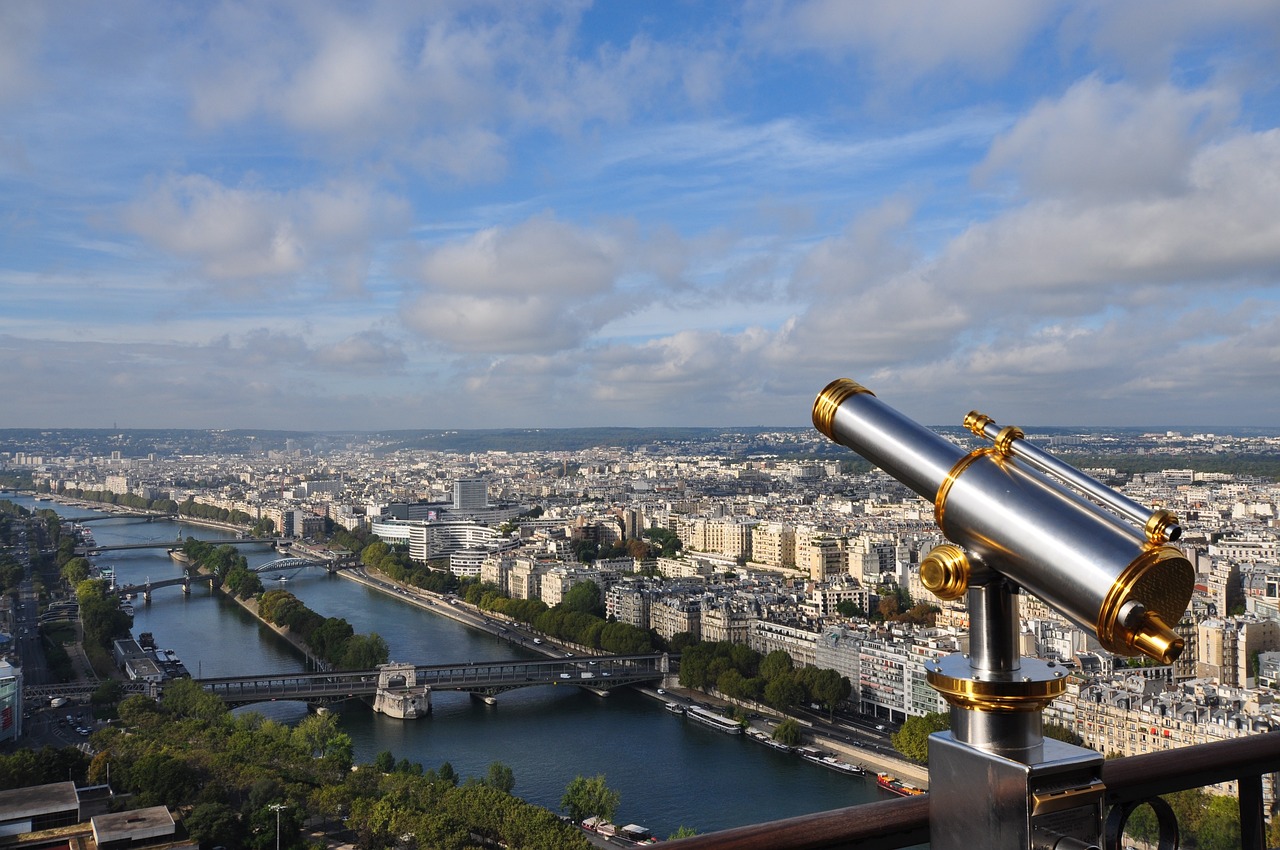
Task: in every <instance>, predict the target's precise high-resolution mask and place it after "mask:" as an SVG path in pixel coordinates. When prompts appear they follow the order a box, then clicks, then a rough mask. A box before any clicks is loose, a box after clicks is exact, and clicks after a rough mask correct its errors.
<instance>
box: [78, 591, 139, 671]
mask: <svg viewBox="0 0 1280 850" xmlns="http://www.w3.org/2000/svg"><path fill="white" fill-rule="evenodd" d="M76 602H77V603H79V605H80V625H81V627H82V629H83V631H84V648H85V651H86V652H87V653H90V655H92V653H93V651H95V650H96V651H101V652H105V653H107V654H108V655H109V654H110V651H111V644H112V642H113V641H115V640H116V639H117V638H124V637H128V636H129V629H130V628H131V627H132V626H133V617H132V616H130V615H129V614H126V613H125V612H124V611H122V610H120V598H119V597H118V596H116V595H115V594H114V593H112V592H111V591H110V589H109V587H108V585H107V582H105V581H103V580H102V579H96V578H91V579H85V580H84V581H82V582H80V583H79V584H77V585H76Z"/></svg>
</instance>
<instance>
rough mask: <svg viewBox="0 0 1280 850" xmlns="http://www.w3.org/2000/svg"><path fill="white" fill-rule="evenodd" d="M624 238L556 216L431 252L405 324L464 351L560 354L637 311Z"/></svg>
mask: <svg viewBox="0 0 1280 850" xmlns="http://www.w3.org/2000/svg"><path fill="white" fill-rule="evenodd" d="M620 253H621V249H620V247H619V246H618V244H617V243H616V240H615V239H613V238H612V237H610V236H607V235H605V234H602V233H599V232H591V231H587V230H583V229H580V228H576V227H573V226H570V225H568V224H565V223H563V222H560V221H557V220H556V219H555V218H553V217H551V216H548V215H541V216H537V217H535V218H532V219H529V220H527V221H525V222H522V223H521V224H518V225H516V226H514V227H510V228H488V229H485V230H482V231H480V232H478V233H476V234H474V235H473V236H471V237H470V238H468V239H465V240H462V241H459V242H455V243H451V244H447V245H444V246H441V247H439V248H436V249H434V250H432V251H431V252H430V253H428V255H427V256H426V258H425V259H424V261H423V263H422V267H421V277H422V283H423V285H422V287H421V290H420V291H419V292H417V293H416V294H415V295H414V296H413V298H412V299H411V301H410V303H409V304H408V305H407V307H406V309H405V321H406V323H407V324H408V325H409V326H410V327H412V328H414V329H415V330H418V331H419V332H421V333H423V334H424V335H426V336H427V337H429V338H430V340H431V341H432V342H435V343H437V344H440V345H443V346H445V347H447V348H451V349H453V350H457V351H471V352H479V351H493V352H496V353H512V352H553V351H559V350H562V349H564V348H567V347H571V346H574V345H579V344H581V343H582V342H583V341H584V340H585V339H586V337H587V336H588V334H590V333H591V332H592V331H593V330H595V329H596V328H598V327H600V326H601V325H603V324H604V323H605V322H607V321H609V320H610V319H612V318H614V317H616V316H617V315H619V314H620V313H623V312H626V311H627V310H629V309H631V308H630V307H629V306H628V305H627V304H626V303H625V302H624V301H623V299H622V298H620V297H619V296H618V294H617V293H616V292H615V282H616V278H617V275H618V273H619V271H620V265H619V256H620Z"/></svg>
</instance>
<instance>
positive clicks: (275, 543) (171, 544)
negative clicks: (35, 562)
mask: <svg viewBox="0 0 1280 850" xmlns="http://www.w3.org/2000/svg"><path fill="white" fill-rule="evenodd" d="M197 542H200V543H208V544H210V545H217V546H271V547H273V548H276V549H280V548H284V547H287V546H288V545H289V541H288V540H287V539H285V538H265V537H264V538H245V539H242V540H201V541H197ZM184 543H186V540H153V541H151V542H149V543H110V544H107V545H106V546H99V545H98V544H96V543H95V544H94V545H92V546H77V547H76V554H77V555H97V554H99V553H101V552H119V551H123V550H125V549H181V548H182V545H183V544H184Z"/></svg>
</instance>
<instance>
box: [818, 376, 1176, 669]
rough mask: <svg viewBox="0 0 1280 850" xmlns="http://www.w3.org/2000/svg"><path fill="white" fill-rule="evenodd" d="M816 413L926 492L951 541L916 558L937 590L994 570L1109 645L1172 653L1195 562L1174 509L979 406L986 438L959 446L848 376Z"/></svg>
mask: <svg viewBox="0 0 1280 850" xmlns="http://www.w3.org/2000/svg"><path fill="white" fill-rule="evenodd" d="M813 424H814V426H815V427H816V428H817V429H818V430H819V431H821V432H822V433H823V434H825V435H827V436H828V437H829V438H831V439H832V440H834V441H835V442H837V443H840V444H841V445H843V446H846V447H847V448H850V449H852V450H853V451H855V452H857V453H858V454H860V455H862V456H863V457H864V458H866V459H867V460H869V461H870V462H871V463H873V464H875V465H876V466H878V467H880V468H881V469H883V470H884V471H885V472H887V473H889V474H890V475H892V476H893V477H894V478H896V479H898V480H899V481H901V482H902V483H903V484H905V485H906V486H907V487H909V488H911V489H912V490H914V491H915V492H916V493H918V494H919V495H920V496H922V497H924V498H925V499H928V500H929V501H930V502H932V503H933V509H934V517H935V520H936V521H937V524H938V528H939V530H940V531H941V532H942V534H943V536H944V537H946V538H947V539H948V540H950V541H951V542H952V543H953V544H956V545H955V546H942V547H939V548H938V549H935V550H934V552H932V553H930V555H929V556H927V557H926V558H925V559H924V560H923V561H922V562H921V565H920V578H921V581H922V582H923V583H924V584H925V586H926V587H928V588H929V589H930V590H931V591H933V592H934V593H936V594H937V595H938V596H940V597H941V598H944V599H956V598H959V597H960V596H962V595H964V592H965V590H966V589H967V588H968V586H969V585H970V584H980V583H982V582H983V581H984V576H986V575H988V574H989V573H991V572H994V573H997V574H999V575H1001V576H1004V577H1006V578H1008V579H1009V580H1011V581H1013V582H1014V583H1015V584H1017V585H1018V586H1020V587H1022V588H1025V589H1026V590H1028V591H1030V592H1031V593H1033V594H1035V595H1036V596H1038V597H1039V598H1040V599H1042V600H1044V601H1045V602H1046V603H1048V604H1049V605H1051V606H1053V608H1055V609H1056V610H1057V611H1059V612H1060V613H1062V614H1063V615H1064V616H1066V617H1067V618H1068V619H1070V620H1072V621H1073V622H1075V623H1076V624H1077V625H1079V626H1080V627H1082V628H1084V629H1088V630H1089V631H1091V632H1093V633H1094V634H1095V635H1097V638H1098V641H1099V642H1100V643H1101V644H1102V646H1103V647H1104V648H1106V649H1107V650H1109V651H1110V652H1113V653H1115V654H1117V655H1125V656H1134V655H1139V654H1141V655H1147V656H1150V657H1151V658H1153V659H1155V660H1157V661H1159V662H1160V663H1161V664H1172V663H1173V661H1174V660H1175V659H1177V657H1178V656H1179V655H1180V654H1181V652H1182V649H1183V641H1182V639H1181V638H1179V637H1178V636H1177V635H1176V634H1175V633H1174V632H1173V630H1172V628H1171V626H1172V625H1175V624H1176V623H1177V622H1178V620H1180V619H1181V617H1182V614H1183V612H1184V611H1185V610H1186V608H1187V603H1188V602H1189V601H1190V599H1191V591H1192V589H1193V586H1194V584H1195V570H1194V569H1193V568H1192V566H1191V563H1190V562H1189V561H1188V560H1187V559H1186V557H1185V556H1184V555H1183V554H1182V552H1181V551H1180V550H1179V549H1178V548H1177V547H1175V546H1172V545H1169V544H1170V541H1172V540H1176V539H1177V538H1178V536H1179V535H1180V534H1181V527H1180V526H1179V525H1178V520H1177V518H1176V517H1175V516H1174V515H1173V514H1171V513H1169V512H1168V511H1163V510H1156V511H1148V510H1145V509H1144V508H1142V507H1141V506H1139V505H1137V504H1136V503H1134V502H1132V501H1130V500H1129V499H1127V498H1126V497H1124V496H1122V495H1121V494H1119V493H1117V492H1115V491H1114V490H1112V489H1110V488H1108V487H1106V486H1104V485H1103V484H1101V483H1099V482H1097V481H1095V480H1094V479H1092V478H1089V477H1088V476H1086V475H1084V474H1083V473H1081V472H1079V471H1077V470H1076V469H1074V468H1073V467H1070V466H1068V465H1067V464H1065V463H1062V462H1061V461H1059V460H1057V459H1056V458H1054V457H1052V456H1051V455H1048V454H1046V453H1044V452H1041V451H1040V450H1039V449H1037V448H1036V447H1035V446H1033V445H1031V444H1030V443H1029V442H1027V441H1026V440H1025V438H1024V436H1023V434H1022V432H1021V431H1020V430H1018V429H1017V428H1004V429H999V428H998V427H997V426H996V425H995V423H994V422H992V421H991V419H990V418H989V417H986V416H983V415H982V414H980V413H976V412H974V413H970V414H969V416H968V417H966V419H965V425H966V426H967V427H969V429H970V430H971V431H973V432H974V434H976V435H978V436H980V437H984V438H986V439H988V440H991V445H988V446H984V447H982V448H979V449H977V450H975V451H971V452H967V453H966V452H965V451H964V449H962V448H960V447H959V446H957V445H956V444H954V443H952V442H950V441H948V440H946V439H944V438H942V437H941V436H939V435H938V434H936V433H934V432H933V431H930V430H928V429H927V428H924V427H923V426H921V425H919V424H917V423H915V422H913V421H911V420H910V419H907V418H906V417H905V416H903V415H901V414H900V413H898V412H897V411H895V410H893V409H892V408H890V407H889V406H887V405H885V404H884V403H882V402H881V401H880V400H879V399H878V398H876V396H875V395H874V394H873V393H871V391H870V390H868V389H866V388H865V387H863V386H862V385H860V384H857V383H855V382H854V381H850V380H848V379H843V378H842V379H840V380H837V381H834V382H832V383H831V384H829V385H828V386H827V387H826V389H824V390H823V391H822V392H821V393H820V394H819V395H818V398H817V400H816V401H815V402H814V405H813ZM1072 487H1075V488H1076V489H1071V488H1072ZM1091 499H1092V500H1093V501H1091ZM1098 502H1101V503H1102V505H1099V504H1098ZM1103 505H1105V506H1106V507H1110V508H1111V509H1112V511H1114V512H1109V511H1107V510H1105V509H1104V507H1103ZM958 547H960V548H958Z"/></svg>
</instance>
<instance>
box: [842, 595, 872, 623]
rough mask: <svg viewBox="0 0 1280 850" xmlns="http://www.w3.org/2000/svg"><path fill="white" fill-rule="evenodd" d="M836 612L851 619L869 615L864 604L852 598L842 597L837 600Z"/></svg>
mask: <svg viewBox="0 0 1280 850" xmlns="http://www.w3.org/2000/svg"><path fill="white" fill-rule="evenodd" d="M836 612H837V613H838V614H839V615H840V616H841V617H848V618H849V619H851V620H852V619H854V618H866V616H867V612H866V611H864V610H863V609H862V606H861V605H858V604H857V603H855V602H854V601H853V600H851V599H842V600H840V601H839V602H837V603H836Z"/></svg>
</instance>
